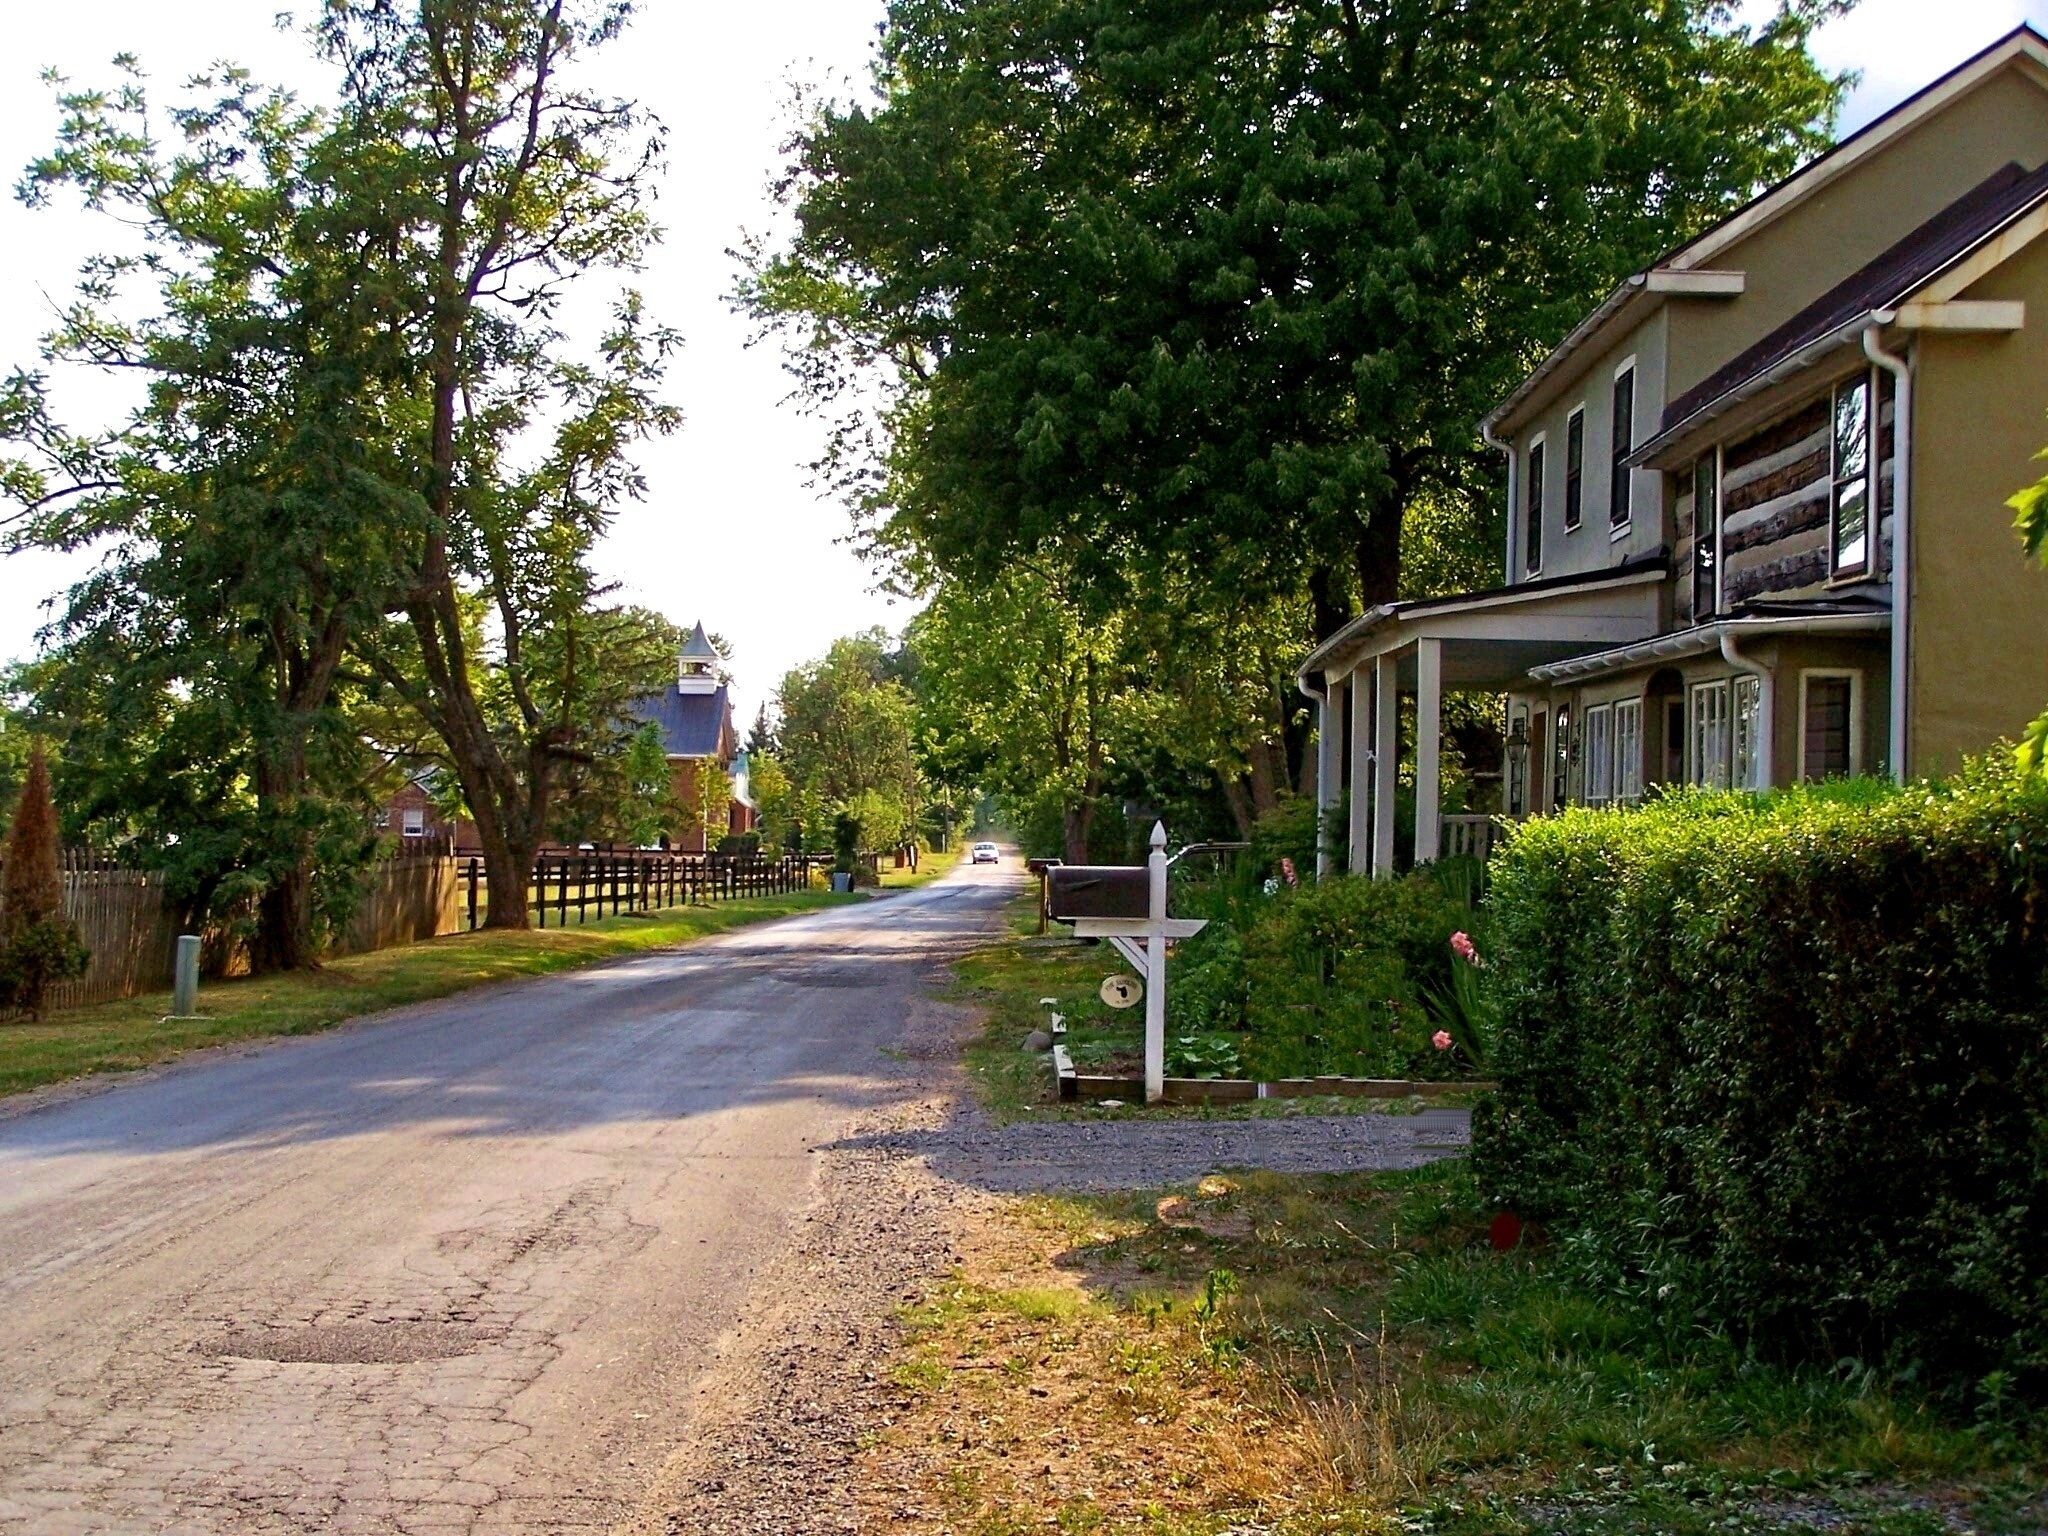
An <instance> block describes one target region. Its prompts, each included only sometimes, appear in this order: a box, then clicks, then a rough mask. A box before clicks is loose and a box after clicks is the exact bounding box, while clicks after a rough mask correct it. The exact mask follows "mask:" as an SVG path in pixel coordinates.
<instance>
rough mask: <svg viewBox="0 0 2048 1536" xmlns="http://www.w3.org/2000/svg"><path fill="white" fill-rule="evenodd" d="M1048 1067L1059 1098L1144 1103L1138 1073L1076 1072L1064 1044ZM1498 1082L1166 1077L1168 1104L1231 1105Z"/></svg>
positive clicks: (1473, 1089)
mask: <svg viewBox="0 0 2048 1536" xmlns="http://www.w3.org/2000/svg"><path fill="white" fill-rule="evenodd" d="M1053 1069H1054V1071H1055V1072H1056V1073H1057V1074H1058V1077H1059V1088H1060V1098H1061V1099H1063V1100H1066V1101H1069V1102H1073V1101H1076V1100H1081V1099H1121V1100H1123V1101H1124V1102H1125V1103H1133V1102H1135V1103H1143V1102H1144V1097H1145V1080H1144V1079H1143V1078H1142V1077H1102V1076H1096V1075H1092V1074H1085V1073H1080V1072H1076V1071H1075V1070H1074V1063H1073V1060H1072V1058H1070V1057H1069V1056H1068V1055H1067V1051H1066V1047H1065V1046H1055V1047H1054V1048H1053ZM1498 1086H1499V1084H1497V1083H1473V1082H1450V1083H1438V1082H1412V1081H1409V1080H1408V1079H1406V1078H1398V1077H1393V1078H1388V1077H1283V1078H1281V1079H1280V1080H1279V1081H1278V1082H1271V1083H1255V1082H1252V1081H1250V1080H1249V1079H1246V1078H1241V1077H1169V1078H1168V1079H1167V1080H1166V1102H1167V1103H1169V1104H1236V1103H1244V1102H1247V1101H1249V1100H1252V1099H1308V1098H1345V1099H1405V1098H1410V1097H1412V1096H1414V1095H1417V1094H1419V1095H1421V1096H1423V1097H1425V1098H1431V1097H1434V1096H1436V1095H1438V1094H1445V1093H1490V1092H1492V1091H1493V1090H1494V1089H1495V1088H1497V1087H1498Z"/></svg>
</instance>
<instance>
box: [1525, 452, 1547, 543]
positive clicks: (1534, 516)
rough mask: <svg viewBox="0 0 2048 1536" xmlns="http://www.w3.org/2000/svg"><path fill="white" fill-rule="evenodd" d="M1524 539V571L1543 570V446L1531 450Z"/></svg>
mask: <svg viewBox="0 0 2048 1536" xmlns="http://www.w3.org/2000/svg"><path fill="white" fill-rule="evenodd" d="M1523 503H1524V510H1523V513H1522V523H1523V537H1524V539H1525V540H1526V541H1527V543H1526V550H1527V552H1526V554H1525V556H1524V558H1523V562H1522V565H1523V569H1524V571H1525V572H1526V571H1540V570H1541V569H1542V568H1543V444H1541V443H1534V444H1532V445H1530V448H1529V489H1528V493H1527V494H1526V495H1525V496H1524V497H1523Z"/></svg>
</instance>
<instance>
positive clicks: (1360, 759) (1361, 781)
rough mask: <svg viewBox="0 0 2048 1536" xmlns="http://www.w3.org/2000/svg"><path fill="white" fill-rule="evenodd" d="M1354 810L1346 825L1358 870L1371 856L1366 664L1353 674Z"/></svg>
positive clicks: (1353, 870) (1369, 700)
mask: <svg viewBox="0 0 2048 1536" xmlns="http://www.w3.org/2000/svg"><path fill="white" fill-rule="evenodd" d="M1350 686H1351V814H1350V816H1349V817H1348V818H1347V822H1348V825H1347V826H1346V828H1345V833H1346V839H1345V841H1346V846H1347V849H1348V855H1349V858H1350V864H1349V866H1348V867H1349V868H1350V870H1351V873H1352V874H1354V875H1355V874H1358V873H1359V872H1360V871H1361V870H1363V869H1364V868H1365V866H1366V861H1367V860H1368V859H1369V858H1370V857H1371V853H1370V849H1371V847H1372V844H1371V843H1370V842H1369V841H1368V838H1369V835H1370V834H1369V831H1368V828H1367V823H1366V819H1365V818H1366V813H1367V810H1368V809H1369V808H1370V807H1371V805H1372V778H1371V773H1372V691H1371V690H1370V689H1369V688H1367V687H1366V674H1365V671H1364V669H1363V668H1358V669H1356V670H1354V671H1353V672H1352V674H1351V685H1350Z"/></svg>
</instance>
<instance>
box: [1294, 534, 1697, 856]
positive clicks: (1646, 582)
mask: <svg viewBox="0 0 2048 1536" xmlns="http://www.w3.org/2000/svg"><path fill="white" fill-rule="evenodd" d="M1665 577H1666V566H1665V562H1664V561H1663V559H1662V558H1661V557H1659V558H1657V559H1655V560H1652V561H1641V562H1636V563H1635V564H1633V565H1629V566H1621V567H1617V568H1615V569H1613V570H1609V571H1603V572H1599V573H1595V574H1590V575H1584V576H1562V577H1553V578H1551V579H1549V580H1547V581H1540V582H1529V583H1525V584H1523V585H1521V586H1519V587H1507V588H1501V589H1498V590H1495V591H1490V592H1472V593H1461V594H1459V595H1457V596H1454V597H1443V598H1428V599H1422V600H1418V601H1414V602H1405V603H1389V604H1384V605H1382V606H1380V607H1377V608H1373V609H1371V610H1369V611H1368V612H1366V613H1364V614H1361V615H1360V616H1359V617H1358V618H1356V619H1354V620H1352V621H1351V623H1349V624H1347V625H1346V626H1345V627H1344V628H1343V629H1341V630H1339V631H1338V632H1337V633H1336V634H1335V635H1333V636H1331V637H1330V638H1329V639H1328V640H1327V641H1325V642H1324V643H1323V644H1322V645H1320V646H1318V647H1317V648H1316V650H1315V651H1314V652H1313V653H1312V654H1311V655H1310V656H1309V658H1308V660H1307V661H1306V662H1305V663H1304V664H1303V666H1302V668H1301V671H1300V673H1299V676H1298V679H1297V681H1298V683H1299V685H1300V687H1301V690H1302V692H1303V693H1304V694H1306V695H1307V696H1308V697H1310V698H1312V699H1314V700H1315V701H1316V705H1317V742H1318V745H1317V753H1316V802H1317V806H1318V809H1319V810H1320V812H1321V813H1322V817H1323V824H1324V827H1325V831H1324V834H1323V835H1322V836H1321V837H1320V838H1319V839H1318V846H1317V852H1316V873H1317V877H1318V878H1322V877H1325V876H1327V875H1329V874H1330V873H1331V872H1332V871H1333V870H1334V869H1335V867H1336V863H1337V849H1336V847H1334V846H1332V843H1333V841H1334V839H1333V838H1332V837H1331V836H1330V835H1329V833H1328V830H1327V826H1328V819H1329V816H1330V814H1331V813H1332V812H1333V811H1335V810H1336V809H1337V807H1338V806H1339V805H1342V804H1344V803H1345V802H1346V793H1347V790H1348V793H1349V814H1348V818H1347V823H1346V827H1345V845H1346V852H1347V854H1348V867H1349V868H1351V869H1352V870H1354V871H1359V872H1364V871H1366V870H1368V869H1369V870H1370V871H1371V872H1372V874H1373V876H1374V877H1375V878H1377V879H1384V878H1387V877H1389V876H1391V875H1392V874H1393V873H1394V861H1395V802H1396V796H1397V792H1398V786H1399V783H1400V774H1401V764H1402V741H1401V699H1402V698H1403V697H1404V696H1407V697H1412V698H1413V699H1414V700H1415V722H1416V726H1415V742H1414V770H1415V862H1416V863H1418V864H1426V863H1430V862H1433V861H1434V860H1436V859H1437V858H1439V857H1441V856H1442V855H1443V854H1444V853H1445V852H1446V851H1447V850H1446V839H1445V822H1444V816H1443V790H1442V777H1443V699H1444V695H1445V693H1446V692H1458V691H1467V690H1472V691H1479V690H1483V691H1487V692H1501V693H1505V692H1507V691H1508V690H1510V689H1512V688H1516V687H1525V686H1527V682H1528V676H1529V672H1530V669H1531V668H1533V667H1541V666H1547V665H1550V664H1552V663H1555V662H1559V661H1564V660H1567V659H1569V658H1571V657H1574V656H1581V655H1586V654H1589V653H1591V652H1595V651H1602V650H1608V649H1611V648H1613V647H1615V646H1620V645H1627V644H1631V643H1633V642H1635V641H1639V640H1644V639H1647V638H1649V637H1650V636H1652V635H1654V634H1656V633H1657V631H1658V629H1659V627H1660V617H1661V600H1662V594H1663V583H1664V581H1665ZM1455 834H1456V828H1455V827H1454V828H1453V835H1454V836H1455ZM1453 851H1455V850H1453Z"/></svg>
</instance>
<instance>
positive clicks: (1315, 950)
mask: <svg viewBox="0 0 2048 1536" xmlns="http://www.w3.org/2000/svg"><path fill="white" fill-rule="evenodd" d="M1474 916H1475V914H1474V913H1473V912H1472V911H1471V909H1470V908H1468V907H1467V906H1466V905H1465V904H1464V903H1463V902H1462V901H1460V900H1458V899H1456V898H1455V897H1453V896H1451V895H1449V894H1447V893H1446V892H1445V891H1444V890H1443V889H1442V888H1441V887H1439V886H1438V885H1437V884H1436V883H1435V882H1434V881H1432V880H1430V879H1429V878H1428V877H1427V876H1426V875H1418V876H1413V877H1410V878H1409V879H1405V880H1368V879H1364V878H1361V877H1355V876H1345V877H1342V878H1337V879H1331V880H1326V881H1324V882H1322V883H1321V884H1319V885H1303V886H1302V887H1301V888H1300V889H1299V890H1295V891H1286V892H1283V893H1281V894H1280V895H1279V896H1278V897H1276V898H1275V899H1274V900H1272V901H1271V902H1270V903H1269V904H1267V905H1266V907H1265V909H1264V910H1263V912H1262V913H1261V914H1260V916H1259V917H1258V919H1257V920H1256V921H1254V922H1253V923H1252V924H1250V926H1249V927H1248V929H1247V931H1246V932H1245V934H1244V938H1243V964H1244V972H1243V974H1244V978H1245V982H1244V988H1245V990H1244V999H1245V1001H1244V1021H1245V1027H1246V1031H1247V1036H1246V1050H1245V1065H1246V1068H1247V1070H1248V1071H1249V1072H1250V1074H1251V1075H1252V1076H1255V1077H1262V1078H1275V1077H1308V1076H1315V1075H1317V1074H1319V1073H1326V1072H1329V1073H1341V1074H1343V1075H1345V1076H1349V1077H1423V1078H1445V1077H1456V1076H1460V1075H1463V1074H1464V1072H1465V1070H1466V1068H1467V1067H1468V1066H1469V1064H1470V1063H1469V1060H1468V1053H1465V1052H1450V1051H1447V1050H1445V1049H1444V1048H1441V1047H1438V1046H1436V1045H1434V1044H1433V1043H1432V1041H1431V1036H1432V1034H1433V1033H1435V1032H1436V1031H1437V1030H1438V1029H1439V1028H1440V1027H1445V1026H1443V1025H1442V1023H1441V1021H1440V1020H1439V1019H1438V1018H1437V1017H1435V1015H1434V1013H1433V1011H1432V1008H1431V1007H1430V1006H1428V1005H1427V999H1428V998H1429V997H1430V996H1431V995H1432V994H1434V993H1436V992H1438V991H1440V990H1442V989H1444V988H1446V987H1448V986H1449V985H1450V983H1451V973H1452V969H1453V967H1456V968H1457V969H1460V970H1466V971H1470V970H1471V967H1470V966H1467V965H1464V964H1462V963H1461V962H1459V961H1458V960H1457V959H1456V957H1455V954H1454V951H1453V949H1452V946H1451V935H1452V934H1453V933H1457V932H1460V931H1462V930H1463V929H1465V928H1466V927H1467V926H1468V925H1470V924H1471V923H1472V922H1473V920H1474ZM1468 942H1469V941H1468ZM1176 985H1178V983H1176Z"/></svg>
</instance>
